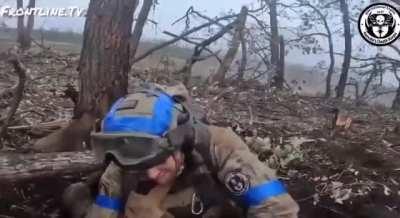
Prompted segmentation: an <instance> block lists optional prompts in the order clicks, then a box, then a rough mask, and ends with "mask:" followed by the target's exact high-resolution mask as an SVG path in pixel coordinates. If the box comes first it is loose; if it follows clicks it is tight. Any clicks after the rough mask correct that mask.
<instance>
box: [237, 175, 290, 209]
mask: <svg viewBox="0 0 400 218" xmlns="http://www.w3.org/2000/svg"><path fill="white" fill-rule="evenodd" d="M286 193H287V191H286V188H285V186H284V185H283V184H282V182H280V181H279V180H272V181H268V182H266V183H263V184H260V185H258V186H255V187H251V188H250V189H249V190H248V191H247V192H246V193H245V194H244V195H243V196H242V201H243V202H244V203H245V204H246V205H247V206H258V205H261V204H262V203H263V202H265V201H267V200H269V199H271V198H273V197H277V196H280V195H283V194H286Z"/></svg>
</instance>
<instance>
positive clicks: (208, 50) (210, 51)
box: [163, 31, 222, 63]
mask: <svg viewBox="0 0 400 218" xmlns="http://www.w3.org/2000/svg"><path fill="white" fill-rule="evenodd" d="M163 33H164V34H166V35H168V36H172V37H179V36H178V35H176V34H174V33H171V32H168V31H164V32H163ZM182 40H183V41H185V42H187V43H190V44H194V45H196V46H200V45H201V44H200V43H198V42H195V41H192V40H190V39H188V38H185V37H183V38H182ZM204 50H206V51H207V52H208V53H210V54H211V55H212V56H213V57H215V59H217V61H218V62H219V63H222V60H221V58H219V56H218V54H217V53H215V52H213V51H212V50H211V49H209V48H204Z"/></svg>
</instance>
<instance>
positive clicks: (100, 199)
mask: <svg viewBox="0 0 400 218" xmlns="http://www.w3.org/2000/svg"><path fill="white" fill-rule="evenodd" d="M96 204H97V205H98V206H99V207H102V208H106V209H110V210H114V211H116V212H120V211H122V201H121V199H120V198H112V197H109V196H106V195H98V196H97V197H96Z"/></svg>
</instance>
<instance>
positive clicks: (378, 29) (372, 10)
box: [358, 3, 400, 46]
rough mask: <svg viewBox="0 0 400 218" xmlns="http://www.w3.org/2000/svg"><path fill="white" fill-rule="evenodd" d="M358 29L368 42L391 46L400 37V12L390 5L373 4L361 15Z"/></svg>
mask: <svg viewBox="0 0 400 218" xmlns="http://www.w3.org/2000/svg"><path fill="white" fill-rule="evenodd" d="M358 28H359V31H360V34H361V36H362V37H363V38H364V39H365V40H366V41H367V42H369V43H371V44H373V45H377V46H384V45H389V44H391V43H392V42H394V41H395V40H396V39H397V38H399V37H400V12H398V11H397V9H396V8H395V7H393V6H392V5H390V4H386V3H375V4H371V5H370V6H368V7H367V8H365V9H364V10H363V12H362V13H361V14H360V17H359V20H358Z"/></svg>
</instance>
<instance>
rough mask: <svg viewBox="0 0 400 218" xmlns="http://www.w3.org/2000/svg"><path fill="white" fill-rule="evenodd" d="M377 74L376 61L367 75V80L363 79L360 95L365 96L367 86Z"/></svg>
mask: <svg viewBox="0 0 400 218" xmlns="http://www.w3.org/2000/svg"><path fill="white" fill-rule="evenodd" d="M377 75H378V69H377V62H376V61H375V63H374V68H373V69H372V72H371V74H370V75H369V77H368V79H367V81H365V85H364V89H363V92H362V93H361V97H365V96H366V95H367V93H368V88H369V86H370V85H371V82H372V80H373V79H374V78H375V77H376V76H377Z"/></svg>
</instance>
